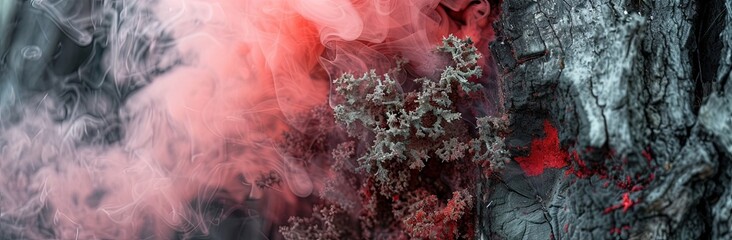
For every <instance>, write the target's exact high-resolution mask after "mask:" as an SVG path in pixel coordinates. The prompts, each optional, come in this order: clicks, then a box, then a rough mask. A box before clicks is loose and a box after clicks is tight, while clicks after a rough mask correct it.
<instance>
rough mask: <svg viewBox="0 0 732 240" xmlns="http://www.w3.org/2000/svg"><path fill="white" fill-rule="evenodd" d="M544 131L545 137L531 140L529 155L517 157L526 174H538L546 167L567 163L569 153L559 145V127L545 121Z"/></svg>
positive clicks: (560, 165)
mask: <svg viewBox="0 0 732 240" xmlns="http://www.w3.org/2000/svg"><path fill="white" fill-rule="evenodd" d="M544 132H545V133H546V136H545V137H543V138H540V139H534V140H533V141H531V150H530V152H529V156H526V157H516V162H518V163H519V166H521V169H523V170H524V172H525V173H526V175H529V176H537V175H540V174H542V173H543V172H544V169H545V168H563V167H564V166H566V165H567V162H566V159H567V157H569V154H568V153H567V152H565V151H563V150H562V149H561V147H560V146H559V133H558V132H557V129H556V128H555V127H554V126H552V125H551V123H549V121H544Z"/></svg>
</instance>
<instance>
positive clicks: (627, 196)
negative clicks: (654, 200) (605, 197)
mask: <svg viewBox="0 0 732 240" xmlns="http://www.w3.org/2000/svg"><path fill="white" fill-rule="evenodd" d="M622 204H623V212H627V211H628V209H630V207H632V206H633V204H634V202H633V200H631V199H630V193H625V194H623V203H622Z"/></svg>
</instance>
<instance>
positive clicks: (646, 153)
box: [641, 147, 653, 163]
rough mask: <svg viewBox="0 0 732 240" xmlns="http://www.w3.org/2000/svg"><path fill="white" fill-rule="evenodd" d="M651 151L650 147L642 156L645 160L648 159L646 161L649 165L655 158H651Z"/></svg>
mask: <svg viewBox="0 0 732 240" xmlns="http://www.w3.org/2000/svg"><path fill="white" fill-rule="evenodd" d="M650 150H651V148H650V147H649V148H647V149H646V150H643V151H642V152H641V155H643V157H644V158H646V160H647V161H648V162H649V163H650V162H651V160H653V157H652V156H651V153H650Z"/></svg>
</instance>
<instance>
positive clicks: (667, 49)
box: [480, 0, 732, 239]
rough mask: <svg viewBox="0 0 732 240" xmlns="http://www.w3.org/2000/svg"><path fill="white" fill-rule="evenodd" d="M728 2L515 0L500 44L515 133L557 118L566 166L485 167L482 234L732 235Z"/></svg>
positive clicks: (522, 137)
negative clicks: (491, 173)
mask: <svg viewBox="0 0 732 240" xmlns="http://www.w3.org/2000/svg"><path fill="white" fill-rule="evenodd" d="M723 4H724V3H721V2H720V3H715V1H710V2H707V1H693V0H676V1H647V0H632V1H614V0H588V1H580V0H561V1H560V0H549V1H530V0H517V1H505V2H504V3H503V6H502V13H501V19H500V20H499V22H498V23H496V25H495V27H496V32H497V37H498V38H497V40H496V42H494V43H493V45H492V46H491V49H492V51H493V53H494V58H495V59H496V62H497V63H498V65H499V68H500V70H501V71H502V73H501V79H502V80H503V91H504V92H505V108H506V111H507V113H508V114H509V115H510V116H511V126H510V129H512V130H513V132H512V133H511V135H510V136H509V138H508V139H507V143H508V145H509V146H510V147H512V150H513V152H514V154H515V155H516V156H520V155H526V154H527V152H526V150H527V148H530V147H529V145H530V141H532V139H536V138H541V137H543V136H545V134H544V133H543V131H542V122H544V121H548V122H549V123H551V125H553V126H555V127H556V128H557V129H558V131H559V140H560V142H561V147H562V149H563V150H566V153H567V156H569V157H568V166H567V167H566V168H565V169H562V170H551V171H544V173H543V174H541V175H539V176H526V174H524V173H521V171H520V170H513V171H512V170H511V168H514V169H518V168H519V167H518V165H514V166H509V167H508V169H507V171H506V172H504V173H503V174H502V175H501V176H498V177H495V178H493V179H491V180H489V183H488V184H486V185H487V186H488V188H489V189H493V190H492V191H490V196H489V197H488V198H486V200H485V202H484V203H483V205H482V206H481V210H480V211H481V213H482V214H483V215H482V216H483V225H482V229H483V232H482V233H481V236H482V237H484V238H499V239H536V238H554V239H606V238H640V239H698V238H712V239H729V238H732V232H730V229H731V228H732V220H731V218H730V212H732V193H731V192H730V189H731V188H730V181H729V180H730V177H731V176H732V168H731V166H730V164H729V160H730V156H732V105H730V103H731V102H732V93H731V92H730V91H732V87H730V84H727V82H729V81H728V79H729V78H730V74H729V73H730V70H731V69H732V68H731V67H732V48H730V44H731V43H732V27H730V26H729V25H728V24H726V23H728V22H730V21H732V18H731V17H730V16H729V15H728V14H727V12H728V11H729V9H730V8H732V2H730V1H727V3H726V4H725V5H724V6H723ZM720 33H721V35H720ZM529 151H531V150H530V149H529ZM517 172H518V173H517ZM489 203H490V204H489Z"/></svg>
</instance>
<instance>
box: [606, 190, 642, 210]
mask: <svg viewBox="0 0 732 240" xmlns="http://www.w3.org/2000/svg"><path fill="white" fill-rule="evenodd" d="M635 203H636V202H634V201H633V200H632V199H630V193H627V192H626V193H624V194H623V201H622V202H620V204H618V205H613V206H610V207H607V208H605V211H603V212H602V213H603V214H608V213H610V212H612V211H615V209H620V208H623V212H627V211H628V209H630V207H632V206H633V205H634V204H635Z"/></svg>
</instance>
